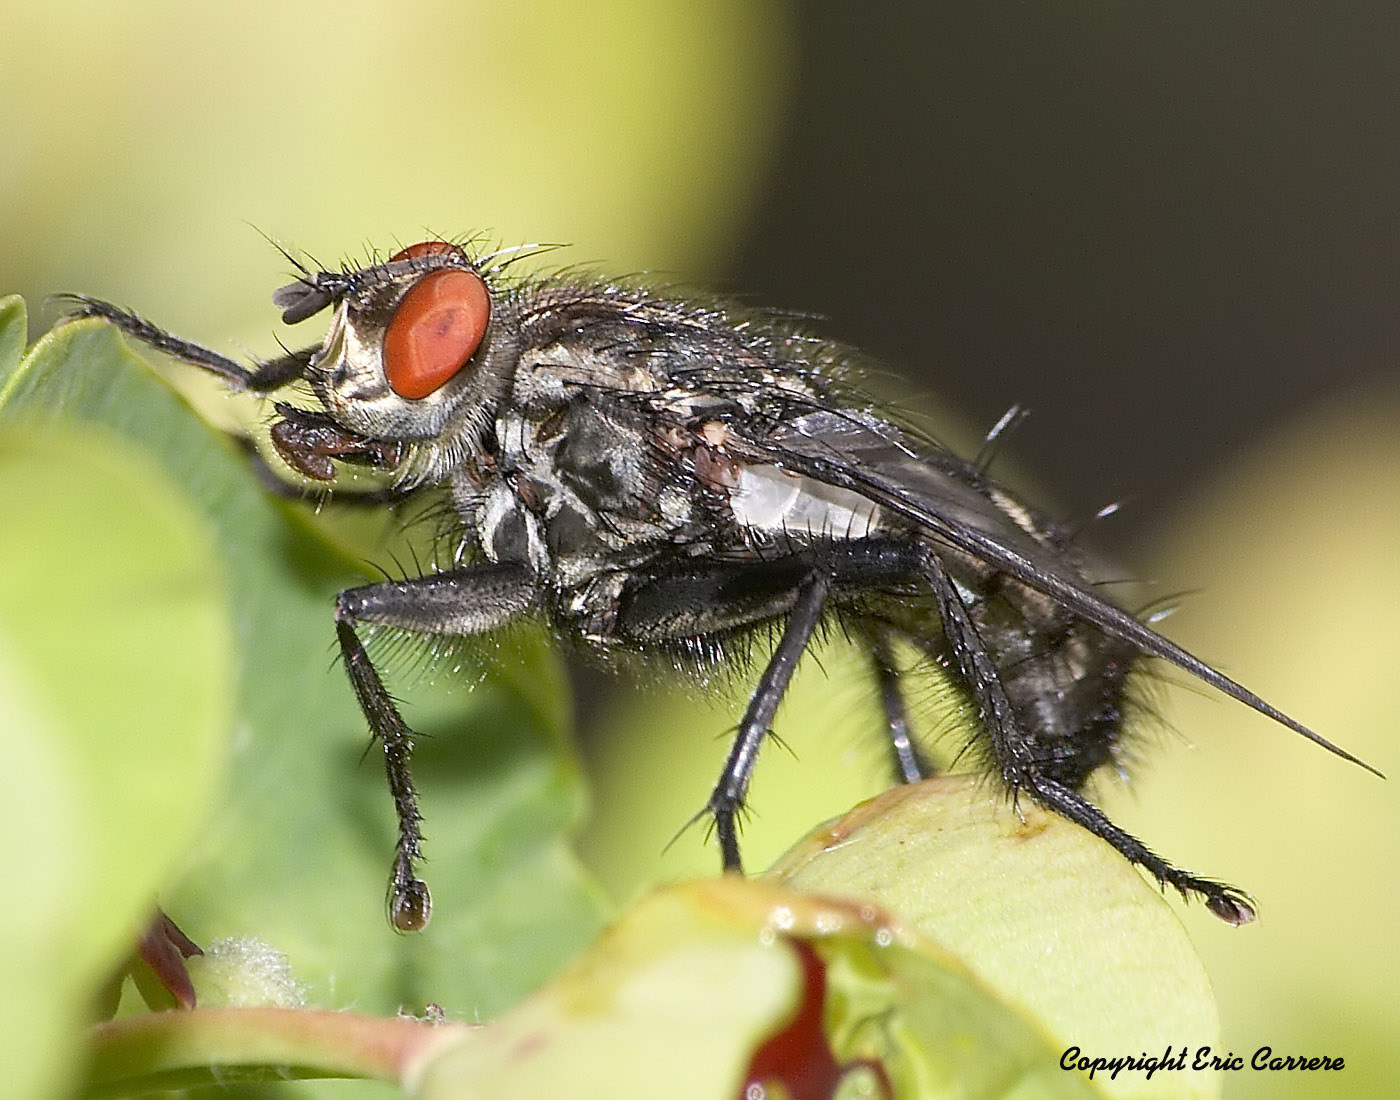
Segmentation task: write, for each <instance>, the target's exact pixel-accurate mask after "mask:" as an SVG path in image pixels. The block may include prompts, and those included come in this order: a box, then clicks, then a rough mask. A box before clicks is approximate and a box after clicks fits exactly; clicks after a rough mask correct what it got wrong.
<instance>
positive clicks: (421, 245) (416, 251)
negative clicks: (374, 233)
mask: <svg viewBox="0 0 1400 1100" xmlns="http://www.w3.org/2000/svg"><path fill="white" fill-rule="evenodd" d="M444 252H448V253H451V254H452V255H454V256H457V257H459V258H461V259H463V260H465V259H466V258H467V254H466V253H465V252H463V251H462V250H461V249H460V248H458V247H457V246H456V245H455V244H453V243H452V242H451V241H419V242H418V243H417V244H411V245H409V246H408V247H407V248H401V249H399V250H398V251H397V252H395V253H394V254H393V255H392V256H390V257H389V262H390V263H391V264H392V263H397V262H398V261H399V260H420V259H422V258H423V257H424V256H439V255H441V254H442V253H444Z"/></svg>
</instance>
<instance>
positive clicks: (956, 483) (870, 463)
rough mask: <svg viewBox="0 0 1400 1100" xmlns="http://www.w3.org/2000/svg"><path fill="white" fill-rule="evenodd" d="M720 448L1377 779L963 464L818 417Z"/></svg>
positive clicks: (877, 424) (888, 429) (860, 417)
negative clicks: (1106, 592)
mask: <svg viewBox="0 0 1400 1100" xmlns="http://www.w3.org/2000/svg"><path fill="white" fill-rule="evenodd" d="M728 427H729V436H728V439H727V440H726V448H727V450H728V451H729V453H730V454H732V455H733V456H734V457H736V458H739V459H741V460H747V461H758V462H765V463H771V464H772V465H775V466H778V467H780V468H782V469H784V470H787V471H789V472H790V473H795V474H801V475H803V476H805V477H810V478H814V479H815V480H817V481H821V482H824V483H826V484H828V485H833V486H837V487H839V488H842V489H847V490H849V491H851V492H854V493H857V494H859V495H860V496H862V497H864V498H866V499H867V500H870V501H871V502H873V503H875V504H878V505H880V506H881V507H883V508H886V509H888V510H889V511H890V512H892V513H894V514H896V515H899V516H902V517H903V518H904V519H905V520H907V521H908V522H910V523H912V524H914V525H915V526H917V527H918V528H919V529H921V530H922V531H923V532H925V533H926V535H927V537H928V538H930V539H931V540H932V541H933V542H934V543H935V544H937V543H940V542H941V543H943V544H945V545H948V546H953V547H956V548H958V549H959V550H962V551H964V552H965V553H967V554H970V555H972V556H973V557H975V558H977V559H979V560H980V561H982V562H984V563H986V564H987V565H989V566H992V567H994V568H996V569H999V570H1000V571H1002V572H1003V573H1005V574H1007V575H1008V576H1010V577H1014V578H1015V579H1016V580H1018V581H1020V582H1021V583H1023V584H1025V585H1027V586H1029V587H1030V588H1033V589H1035V590H1037V591H1039V592H1043V593H1045V595H1047V596H1049V597H1051V598H1052V599H1054V600H1055V601H1057V602H1058V603H1059V604H1060V605H1061V606H1062V607H1064V608H1065V609H1066V610H1068V611H1070V612H1071V613H1072V614H1074V615H1076V616H1077V617H1079V618H1081V619H1083V620H1085V621H1086V622H1089V623H1092V624H1093V625H1094V626H1097V627H1098V628H1099V629H1100V630H1102V631H1104V632H1105V633H1107V634H1110V635H1112V636H1114V637H1116V638H1121V639H1122V640H1124V641H1125V642H1128V643H1129V644H1131V645H1134V646H1136V647H1137V648H1138V649H1139V650H1141V651H1142V652H1143V653H1147V654H1150V655H1152V656H1154V657H1160V658H1162V659H1163V660H1166V661H1170V662H1171V663H1172V664H1174V665H1176V666H1177V667H1178V668H1181V669H1184V670H1185V671H1186V672H1189V673H1190V674H1191V675H1192V676H1195V677H1197V678H1198V679H1200V680H1201V681H1203V682H1204V683H1207V684H1210V685H1211V686H1212V687H1214V688H1217V689H1218V690H1220V691H1222V692H1224V693H1225V694H1226V695H1229V696H1231V697H1232V698H1235V699H1238V700H1239V701H1240V702H1242V703H1244V704H1245V705H1247V706H1249V707H1252V708H1253V709H1254V710H1256V711H1258V712H1259V713H1260V714H1264V715H1266V716H1268V717H1269V718H1272V719H1273V720H1274V721H1276V722H1278V723H1280V724H1281V725H1284V726H1286V727H1288V728H1289V729H1291V730H1293V731H1294V732H1295V733H1298V734H1301V735H1302V736H1303V737H1306V738H1307V739H1308V740H1310V741H1313V742H1315V743H1316V744H1318V745H1320V746H1322V747H1323V748H1325V749H1327V750H1328V751H1329V752H1332V753H1335V754H1336V755H1337V756H1340V757H1342V758H1343V759H1345V760H1350V761H1351V762H1352V763H1354V764H1358V765H1360V766H1361V767H1363V768H1365V769H1366V770H1367V771H1371V772H1375V774H1377V775H1379V774H1380V772H1378V771H1376V769H1375V768H1373V767H1371V765H1369V764H1367V763H1366V762H1365V761H1363V760H1360V759H1358V758H1357V757H1355V756H1353V755H1352V754H1351V753H1349V752H1347V751H1346V750H1345V749H1342V748H1340V747H1338V746H1337V745H1334V744H1332V742H1330V741H1328V740H1327V739H1326V738H1324V737H1322V736H1321V735H1319V734H1317V733H1314V732H1313V731H1312V730H1310V729H1308V728H1307V727H1306V726H1304V725H1303V724H1302V723H1300V722H1298V721H1296V720H1295V719H1293V718H1291V717H1289V716H1288V715H1287V714H1284V713H1283V712H1282V711H1280V710H1278V709H1277V708H1276V707H1273V706H1271V705H1270V704H1269V703H1267V702H1265V701H1264V700H1263V699H1261V698H1260V697H1259V696H1258V695H1255V694H1254V693H1253V692H1252V691H1249V690H1248V689H1247V688H1245V687H1243V686H1242V685H1240V684H1238V683H1236V682H1235V681H1234V680H1232V679H1230V678H1229V677H1228V676H1226V675H1224V674H1223V673H1221V672H1218V671H1217V670H1216V669H1214V668H1212V667H1211V666H1210V665H1208V664H1206V663H1205V662H1204V661H1202V660H1201V659H1200V658H1198V657H1196V656H1194V655H1193V654H1191V653H1188V652H1187V651H1186V650H1184V649H1182V648H1181V647H1180V646H1179V645H1177V644H1176V643H1175V642H1172V641H1170V640H1168V639H1167V638H1164V637H1163V636H1162V635H1161V634H1158V633H1157V632H1156V631H1155V630H1153V629H1152V628H1151V627H1149V626H1147V625H1146V624H1145V623H1143V622H1141V621H1139V620H1138V619H1137V618H1135V617H1134V616H1133V615H1131V614H1129V613H1128V612H1127V611H1124V610H1123V609H1122V608H1121V607H1118V606H1117V605H1115V604H1113V603H1110V602H1109V601H1108V600H1106V599H1104V598H1103V597H1102V596H1101V595H1099V594H1098V593H1097V592H1096V591H1095V590H1094V589H1093V587H1092V585H1091V584H1090V583H1089V582H1088V581H1087V580H1085V579H1084V577H1083V576H1082V575H1081V574H1080V573H1079V571H1078V569H1077V568H1076V567H1075V566H1074V564H1073V563H1072V562H1071V561H1070V559H1069V558H1068V557H1067V556H1065V555H1064V554H1062V553H1060V552H1059V551H1058V550H1056V548H1055V547H1054V546H1053V544H1050V543H1048V542H1047V541H1045V540H1044V539H1043V538H1041V537H1037V536H1036V535H1035V534H1034V533H1033V532H1034V530H1035V527H1034V524H1033V523H1032V522H1030V517H1029V514H1028V513H1025V512H1024V510H1022V511H1021V512H1020V513H1018V511H1017V509H1020V508H1021V506H1020V505H1019V504H1017V503H1016V502H1015V501H1014V500H1013V499H1012V498H1010V497H1006V498H1004V500H1001V501H999V500H998V499H997V498H996V497H995V496H994V495H993V494H996V493H999V492H1000V491H999V490H997V489H996V488H995V486H992V485H990V484H989V483H986V482H985V481H984V480H983V479H982V478H981V477H980V475H978V474H977V472H976V470H975V469H974V468H973V467H971V466H969V465H968V464H967V463H965V462H963V461H962V460H960V459H958V458H956V457H954V456H952V455H950V454H948V453H947V452H943V451H940V450H938V449H936V448H934V447H931V446H925V445H916V444H913V443H911V442H909V441H908V440H907V439H906V438H905V437H904V436H903V434H902V433H901V432H899V430H898V429H896V428H895V427H894V426H893V425H890V424H888V423H886V422H884V421H881V420H879V419H877V418H876V417H873V416H870V415H868V414H861V413H855V412H846V411H839V410H830V409H823V410H818V411H812V412H807V413H804V414H803V415H801V416H797V417H794V418H791V419H788V420H785V421H783V422H782V423H781V424H780V425H779V426H778V427H777V428H776V429H775V430H773V431H771V432H768V433H764V434H758V433H752V434H750V433H746V432H745V431H744V427H743V425H742V424H733V423H731V424H730V425H729V426H728Z"/></svg>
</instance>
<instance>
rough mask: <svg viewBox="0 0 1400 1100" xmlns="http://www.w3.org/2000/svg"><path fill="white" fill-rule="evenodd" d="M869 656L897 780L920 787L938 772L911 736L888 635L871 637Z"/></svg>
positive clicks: (875, 634) (882, 634)
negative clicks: (918, 784)
mask: <svg viewBox="0 0 1400 1100" xmlns="http://www.w3.org/2000/svg"><path fill="white" fill-rule="evenodd" d="M870 656H871V660H872V662H873V663H874V665H875V679H876V682H877V683H878V684H879V686H880V704H881V706H882V707H883V709H884V712H885V728H886V730H888V731H889V737H890V751H891V754H892V757H893V763H894V774H895V778H896V779H897V780H898V781H899V782H901V783H917V782H919V780H921V779H927V778H928V777H929V776H931V775H933V774H934V772H935V771H936V769H935V768H934V766H933V765H932V764H931V763H929V760H928V757H927V756H925V755H924V752H923V750H922V749H920V748H919V746H918V744H917V742H915V741H914V739H913V737H912V736H911V735H910V733H909V718H908V715H907V713H906V711H905V708H904V693H903V692H902V691H901V690H900V685H899V681H900V678H901V675H902V674H901V673H900V671H899V668H898V667H897V666H896V664H895V660H894V653H893V651H892V650H891V648H890V638H889V635H888V634H887V633H884V632H878V633H872V635H871V639H870Z"/></svg>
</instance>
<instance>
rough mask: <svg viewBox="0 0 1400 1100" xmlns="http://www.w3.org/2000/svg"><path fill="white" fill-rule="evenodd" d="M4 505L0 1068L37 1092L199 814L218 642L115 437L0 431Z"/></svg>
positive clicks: (227, 704) (126, 947)
mask: <svg viewBox="0 0 1400 1100" xmlns="http://www.w3.org/2000/svg"><path fill="white" fill-rule="evenodd" d="M6 312H7V314H8V316H0V358H3V357H4V355H5V348H6V345H7V343H8V336H9V333H10V332H11V331H12V330H11V329H10V328H9V327H8V326H7V324H6V321H7V320H8V319H9V318H11V317H13V316H14V314H13V312H11V311H6ZM19 318H20V324H21V331H22V323H23V313H22V311H21V312H20V313H19ZM0 514H3V515H4V517H5V535H4V538H3V539H0V700H3V703H2V704H0V706H3V720H0V755H3V758H4V760H5V767H4V768H3V769H0V786H3V790H0V817H3V821H0V874H3V876H4V880H5V881H6V882H7V883H9V884H10V886H11V889H12V890H13V891H14V894H13V895H12V898H11V903H10V904H9V905H6V906H4V907H3V908H0V953H3V955H4V956H6V957H5V961H4V964H3V967H0V969H2V970H3V973H4V974H5V975H6V977H5V991H4V997H3V998H0V1005H3V1009H0V1016H2V1017H3V1018H0V1061H3V1062H4V1064H5V1066H6V1092H7V1094H8V1095H11V1096H19V1097H25V1096H34V1097H38V1096H48V1095H53V1092H54V1089H55V1088H56V1087H57V1086H58V1085H59V1084H60V1083H61V1082H63V1081H64V1080H65V1079H66V1078H67V1077H69V1075H70V1074H71V1073H72V1069H73V1067H74V1065H75V1064H76V1062H75V1054H76V1042H77V1028H78V1026H79V1025H80V1024H81V1023H83V1022H84V1021H85V1019H86V1018H87V1016H88V1015H89V1013H91V1012H92V1010H93V1007H94V1004H95V994H96V991H97V989H98V987H99V986H100V985H101V984H102V982H103V981H104V980H105V979H106V978H107V977H108V976H109V975H111V974H112V973H114V972H115V971H116V969H117V966H118V964H119V963H120V962H121V960H122V959H123V957H125V956H126V955H128V954H130V953H131V951H132V950H133V948H134V946H135V942H136V937H137V935H138V933H139V931H140V929H141V927H142V926H143V925H144V924H145V922H146V921H148V920H149V919H150V917H151V913H152V909H153V906H154V903H155V895H156V891H157V890H158V889H159V888H160V887H161V886H162V885H163V884H164V883H166V882H167V881H168V880H169V878H170V875H171V874H172V872H173V870H174V867H175V864H176V863H177V861H178V859H179V857H180V856H181V854H182V852H183V850H184V849H185V848H186V847H187V846H188V844H189V843H190V841H191V840H192V838H193V836H194V833H195V831H196V829H197V827H198V826H199V824H200V823H201V822H202V821H203V819H204V818H205V816H206V813H207V810H208V807H209V804H210V801H211V799H212V796H213V793H214V791H215V790H216V789H217V780H218V777H219V775H220V772H221V770H222V768H221V764H222V756H223V746H224V742H225V730H226V729H227V726H228V719H229V713H230V708H231V702H232V698H231V697H232V690H231V683H230V678H229V676H228V674H227V671H226V670H227V667H228V664H229V660H230V654H231V651H232V637H231V630H230V617H229V612H228V605H227V599H226V593H225V590H224V587H223V583H222V580H223V578H222V576H221V574H220V569H219V566H218V562H217V558H216V556H215V554H214V550H213V543H212V540H211V539H210V537H209V532H208V529H207V527H206V526H205V524H204V523H203V521H202V520H201V519H200V517H199V516H198V515H197V514H195V513H194V512H192V511H191V509H189V508H188V507H187V506H186V504H185V503H184V501H183V500H182V499H181V498H180V497H179V495H178V494H175V493H172V492H171V487H170V486H169V485H168V484H167V483H166V481H165V478H164V475H163V474H162V473H161V471H160V470H159V468H157V467H156V466H155V465H154V464H153V463H152V462H150V460H149V459H148V458H146V456H145V455H144V454H143V453H142V452H140V451H139V450H137V449H135V448H132V447H130V446H129V445H127V444H125V443H124V442H123V441H122V440H121V439H120V438H116V437H111V436H109V435H108V434H107V433H105V432H104V433H99V432H93V431H84V432H82V433H75V432H72V431H64V430H59V429H58V428H57V427H50V428H48V429H46V430H45V431H43V432H42V433H40V432H38V431H34V430H22V429H16V428H15V427H13V426H12V425H6V430H5V432H4V434H3V435H0Z"/></svg>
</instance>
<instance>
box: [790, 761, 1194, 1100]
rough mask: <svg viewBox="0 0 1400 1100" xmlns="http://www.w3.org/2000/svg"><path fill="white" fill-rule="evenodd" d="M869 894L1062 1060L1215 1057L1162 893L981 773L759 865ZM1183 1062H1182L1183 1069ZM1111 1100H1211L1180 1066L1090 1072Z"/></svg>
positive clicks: (882, 807) (1117, 858) (813, 884)
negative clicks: (1069, 1054)
mask: <svg viewBox="0 0 1400 1100" xmlns="http://www.w3.org/2000/svg"><path fill="white" fill-rule="evenodd" d="M768 876H769V877H770V878H772V879H773V880H774V881H776V882H779V883H782V884H784V885H786V886H790V887H792V888H795V889H800V890H805V891H811V892H815V893H830V894H836V895H838V896H855V897H861V898H867V899H869V900H871V901H874V902H875V903H877V904H879V905H881V906H883V907H885V908H888V909H889V910H890V911H891V912H893V913H897V914H899V915H900V917H902V918H903V919H904V920H906V921H908V922H909V923H910V924H912V925H913V926H914V927H915V928H917V929H918V930H919V931H920V932H921V933H923V934H924V935H926V936H928V937H929V938H931V939H933V940H935V941H937V942H938V943H940V944H941V945H942V946H944V947H945V948H947V949H948V950H949V951H951V952H952V953H953V954H954V955H956V956H957V957H958V958H959V959H960V960H962V961H963V962H964V963H965V964H966V965H967V966H968V967H969V968H970V969H971V970H973V971H974V972H975V973H976V974H977V975H978V976H979V977H980V978H982V979H983V980H984V981H986V983H987V984H988V985H989V986H990V987H991V988H992V989H994V990H996V991H997V993H998V995H999V996H1000V997H1001V998H1002V999H1004V1001H1005V1002H1006V1003H1007V1004H1010V1005H1015V1006H1018V1007H1019V1008H1020V1009H1021V1010H1022V1011H1024V1012H1025V1013H1026V1014H1027V1016H1028V1017H1029V1018H1031V1019H1034V1020H1035V1021H1036V1022H1037V1024H1038V1025H1039V1026H1040V1027H1041V1028H1043V1029H1044V1032H1045V1034H1046V1035H1048V1036H1050V1037H1051V1039H1052V1045H1053V1047H1054V1049H1055V1051H1056V1055H1055V1058H1056V1060H1057V1061H1058V1058H1059V1054H1060V1052H1063V1051H1066V1050H1068V1049H1069V1048H1071V1047H1079V1048H1080V1049H1081V1050H1082V1051H1083V1053H1084V1055H1086V1056H1088V1057H1090V1058H1093V1057H1108V1058H1111V1057H1114V1056H1126V1057H1138V1056H1140V1055H1148V1056H1156V1055H1161V1054H1163V1053H1164V1051H1165V1049H1166V1048H1167V1046H1168V1045H1170V1046H1171V1047H1172V1048H1173V1051H1174V1053H1177V1054H1179V1052H1180V1051H1181V1050H1182V1047H1183V1045H1185V1046H1188V1047H1190V1048H1191V1049H1192V1050H1193V1051H1194V1049H1195V1048H1196V1047H1198V1046H1201V1045H1207V1044H1209V1045H1211V1046H1212V1047H1218V1045H1219V1035H1220V1020H1219V1017H1218V1014H1217V1011H1216V1007H1215V1000H1214V996H1213V994H1212V992H1211V988H1210V982H1209V980H1208V979H1207V977H1206V973H1205V969H1204V967H1203V966H1202V964H1201V961H1200V959H1199V957H1198V956H1197V955H1196V952H1195V949H1194V948H1193V947H1192V945H1191V942H1190V940H1189V939H1188V938H1187V936H1186V931H1185V929H1184V928H1183V927H1182V925H1181V922H1180V921H1179V920H1178V919H1177V917H1176V914H1175V913H1174V912H1173V911H1172V909H1171V907H1170V905H1168V904H1167V902H1166V901H1165V899H1164V898H1163V897H1162V895H1161V894H1160V893H1159V892H1158V891H1157V890H1156V889H1155V888H1154V887H1152V886H1151V885H1149V884H1148V882H1147V881H1146V880H1145V879H1144V878H1143V876H1142V874H1141V873H1140V872H1139V871H1138V870H1137V869H1136V868H1135V867H1133V866H1132V865H1131V864H1130V863H1128V862H1127V861H1126V860H1125V859H1123V857H1122V856H1121V855H1119V854H1118V853H1117V852H1116V851H1114V850H1113V849H1112V848H1110V847H1109V846H1108V845H1107V844H1106V843H1104V842H1103V841H1101V840H1099V839H1098V838H1097V837H1094V836H1092V835H1091V834H1090V833H1089V832H1087V831H1086V830H1084V829H1082V828H1080V827H1079V826H1077V825H1074V824H1072V823H1070V822H1069V821H1066V820H1065V819H1064V818H1062V817H1060V816H1058V815H1056V814H1052V813H1049V812H1047V811H1045V810H1042V809H1040V808H1039V807H1037V806H1035V805H1034V804H1032V803H1030V801H1029V800H1027V799H1023V800H1022V801H1021V803H1020V806H1019V808H1018V812H1013V811H1012V810H1011V809H1010V808H1009V807H1008V806H1006V805H1005V803H1004V801H1003V800H1001V799H999V798H997V797H996V796H995V795H994V794H993V793H992V792H990V791H989V790H988V787H987V783H986V781H985V780H984V779H983V778H981V777H978V776H966V775H960V776H947V777H944V778H939V779H933V780H929V781H926V782H924V783H919V784H915V785H913V786H906V787H899V788H895V789H893V790H890V791H887V792H886V793H885V794H882V795H880V796H878V797H876V798H874V799H871V800H870V801H868V802H866V803H864V804H862V805H860V806H857V807H856V808H855V809H854V810H852V811H851V812H850V813H848V814H846V815H845V816H844V817H842V818H840V819H838V820H837V821H834V822H831V823H829V824H828V825H827V826H825V827H822V828H819V829H817V830H816V831H814V832H813V833H812V834H811V835H809V836H808V837H807V838H805V839H804V840H803V841H801V842H799V843H798V844H797V845H796V846H795V847H794V848H793V849H792V850H791V851H790V852H788V854H787V855H786V856H784V857H783V858H782V859H781V860H779V861H778V863H777V864H775V865H774V866H773V868H772V869H771V870H770V871H769V873H768ZM1188 1061H1189V1059H1188ZM1095 1083H1096V1084H1098V1085H1099V1086H1100V1087H1101V1088H1102V1089H1103V1090H1104V1092H1105V1093H1106V1094H1107V1095H1109V1096H1114V1097H1124V1098H1127V1097H1133V1098H1147V1097H1173V1098H1178V1100H1196V1098H1201V1100H1204V1098H1209V1097H1215V1096H1218V1095H1219V1079H1218V1075H1213V1074H1210V1073H1207V1072H1206V1071H1197V1070H1191V1069H1182V1070H1170V1071H1163V1072H1157V1073H1154V1074H1153V1075H1152V1076H1151V1078H1150V1079H1149V1078H1148V1076H1147V1074H1146V1073H1143V1072H1128V1071H1124V1072H1120V1073H1119V1074H1118V1075H1117V1076H1116V1079H1115V1080H1108V1079H1106V1078H1105V1077H1104V1076H1103V1075H1101V1074H1099V1075H1096V1076H1095Z"/></svg>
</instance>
